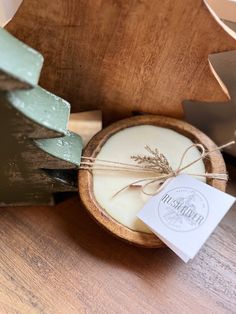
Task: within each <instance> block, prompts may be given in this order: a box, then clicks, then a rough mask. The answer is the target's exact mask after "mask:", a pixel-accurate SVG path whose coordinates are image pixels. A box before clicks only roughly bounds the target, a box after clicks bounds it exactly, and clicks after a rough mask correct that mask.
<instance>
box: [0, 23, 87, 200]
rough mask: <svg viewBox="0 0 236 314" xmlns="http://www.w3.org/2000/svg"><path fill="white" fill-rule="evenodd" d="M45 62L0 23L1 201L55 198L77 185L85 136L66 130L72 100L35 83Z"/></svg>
mask: <svg viewBox="0 0 236 314" xmlns="http://www.w3.org/2000/svg"><path fill="white" fill-rule="evenodd" d="M42 64H43V57H42V56H41V55H40V54H39V53H38V52H36V51H35V50H33V49H31V48H30V47H28V46H26V45H25V44H23V43H22V42H20V41H18V40H17V39H16V38H14V37H13V36H11V35H10V34H9V33H8V32H6V31H5V30H3V29H0V118H1V123H0V141H1V154H0V206H9V205H26V204H27V205H28V204H52V203H53V197H52V195H53V193H55V192H63V191H72V190H75V188H76V187H75V185H74V184H73V180H72V179H71V175H70V174H71V171H72V169H75V168H76V167H78V166H79V164H80V158H81V150H82V142H81V138H80V137H79V136H78V135H76V134H73V133H71V132H69V131H68V130H67V122H68V118H69V113H70V105H69V103H67V102H66V101H65V100H63V99H61V98H59V97H57V96H55V95H53V94H51V93H49V92H48V91H46V90H44V89H42V88H41V87H39V86H37V83H38V79H39V76H40V71H41V68H42Z"/></svg>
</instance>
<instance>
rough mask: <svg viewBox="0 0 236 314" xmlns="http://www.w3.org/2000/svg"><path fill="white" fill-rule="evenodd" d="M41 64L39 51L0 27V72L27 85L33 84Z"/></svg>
mask: <svg viewBox="0 0 236 314" xmlns="http://www.w3.org/2000/svg"><path fill="white" fill-rule="evenodd" d="M42 66H43V56H42V55H41V54H40V53H38V52H37V51H35V50H34V49H32V48H30V47H28V46H27V45H25V44H24V43H22V42H21V41H19V40H18V39H16V38H15V37H13V36H12V35H11V34H9V33H8V32H7V31H6V30H4V29H3V28H0V72H3V73H5V74H7V75H9V76H10V77H11V78H13V79H15V80H18V81H22V82H24V83H26V84H28V85H29V86H35V85H36V84H37V83H38V80H39V76H40V72H41V69H42ZM0 88H1V84H0Z"/></svg>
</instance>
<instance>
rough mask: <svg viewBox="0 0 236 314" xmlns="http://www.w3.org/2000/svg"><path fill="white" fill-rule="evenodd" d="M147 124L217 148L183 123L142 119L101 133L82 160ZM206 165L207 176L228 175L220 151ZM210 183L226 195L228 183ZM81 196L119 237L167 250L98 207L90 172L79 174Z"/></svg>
mask: <svg viewBox="0 0 236 314" xmlns="http://www.w3.org/2000/svg"><path fill="white" fill-rule="evenodd" d="M145 124H146V125H154V126H160V127H164V128H168V129H172V130H174V131H176V132H178V133H180V134H182V135H184V136H186V137H188V138H189V139H191V140H192V141H193V142H194V143H200V144H203V145H204V147H205V148H206V149H207V150H211V149H213V148H215V147H216V145H215V143H214V142H213V141H212V140H211V139H210V138H209V137H208V136H207V135H205V134H204V133H202V132H201V131H199V130H198V129H196V128H195V127H194V126H192V125H190V124H188V123H186V122H184V121H181V120H177V119H173V118H168V117H163V116H154V115H141V116H135V117H132V118H128V119H124V120H121V121H118V122H115V123H113V124H111V125H110V126H108V127H107V128H105V129H103V130H102V131H100V132H99V133H98V134H97V135H95V136H94V137H93V138H92V140H91V141H90V142H89V143H88V145H87V146H86V148H85V149H84V153H83V156H86V157H96V156H97V154H98V153H99V151H100V150H101V148H102V146H103V145H104V144H105V143H106V141H107V140H108V139H109V137H111V136H112V135H113V134H115V133H117V132H119V131H121V130H123V129H125V128H128V127H133V126H138V125H145ZM204 164H205V167H206V171H207V172H215V173H226V168H225V163H224V159H223V157H222V155H221V153H220V152H219V151H215V152H213V153H212V154H210V155H209V158H207V159H205V160H204ZM207 183H208V184H210V185H211V186H213V187H215V188H217V189H219V190H221V191H225V187H226V182H225V181H220V180H215V179H208V180H207ZM79 193H80V197H81V200H82V202H83V204H84V206H85V207H86V208H87V210H88V212H89V213H90V214H91V215H92V217H93V218H94V219H95V220H96V221H97V222H98V223H99V224H100V225H101V226H102V227H104V228H105V229H106V230H108V231H110V232H111V233H112V234H113V235H115V236H116V237H118V238H120V239H122V240H125V241H128V242H129V243H131V244H135V245H138V246H142V247H148V248H159V247H163V246H164V243H163V242H162V241H161V240H160V239H159V238H158V237H157V236H155V235H154V234H149V233H145V232H140V231H134V230H131V229H129V228H128V227H126V226H124V225H122V224H121V223H119V222H117V221H116V220H115V219H113V218H112V217H111V216H110V215H109V214H108V213H107V212H106V211H105V210H104V209H103V208H102V207H101V206H100V205H99V204H98V203H97V201H96V199H95V197H94V193H93V175H92V174H91V173H90V172H89V171H87V170H80V171H79Z"/></svg>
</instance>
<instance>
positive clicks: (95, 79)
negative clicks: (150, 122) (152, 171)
mask: <svg viewBox="0 0 236 314" xmlns="http://www.w3.org/2000/svg"><path fill="white" fill-rule="evenodd" d="M26 21H27V23H26ZM7 28H8V30H9V31H10V32H12V33H13V34H14V35H16V36H17V37H19V38H20V39H21V40H24V41H25V42H26V43H28V44H29V45H30V46H32V47H34V48H36V49H37V50H39V51H40V52H41V53H42V54H43V55H44V57H45V67H44V70H43V73H42V79H41V84H42V86H44V87H45V88H47V89H48V90H50V91H52V92H54V93H56V94H57V95H60V96H62V97H64V98H65V99H67V100H68V101H70V103H71V104H72V108H73V111H78V110H80V111H83V110H87V109H97V108H101V109H102V111H103V115H104V119H105V120H106V122H110V121H114V120H118V119H120V118H122V117H127V116H129V115H131V114H132V112H136V111H142V112H147V113H160V114H165V115H169V116H174V117H180V116H181V115H182V107H181V102H182V101H183V100H185V99H191V100H193V99H197V100H200V101H225V100H227V96H226V95H225V94H224V93H223V91H222V89H221V88H220V86H219V84H218V82H217V81H216V80H215V78H214V76H213V74H212V73H211V71H210V68H209V65H208V60H207V59H208V55H209V54H210V53H216V52H220V51H226V50H233V49H236V42H235V41H234V40H233V39H232V38H231V37H230V36H229V35H228V34H226V33H225V32H224V31H223V29H221V27H220V26H219V25H218V24H217V22H216V21H215V20H214V19H213V17H212V16H211V15H210V13H209V12H208V10H207V9H206V7H205V5H204V3H203V2H202V1H201V0H192V1H188V0H177V1H172V0H165V1H159V0H158V1H157V0H142V1H141V0H129V1H121V0H99V1H94V0H88V1H83V0H68V1H63V0H57V1H47V0H41V1H38V0H24V2H23V4H22V6H21V8H20V10H19V11H18V13H17V14H16V16H15V18H14V19H13V20H12V22H11V23H10V24H9V25H8V27H7Z"/></svg>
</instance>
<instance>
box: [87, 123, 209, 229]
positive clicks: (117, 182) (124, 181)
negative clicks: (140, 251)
mask: <svg viewBox="0 0 236 314" xmlns="http://www.w3.org/2000/svg"><path fill="white" fill-rule="evenodd" d="M192 144H193V142H192V141H191V140H190V139H189V138H187V137H185V136H183V135H181V134H179V133H177V132H175V131H173V130H170V129H167V128H162V127H157V126H152V125H140V126H134V127H129V128H126V129H124V130H122V131H119V132H117V133H116V134H114V135H112V136H111V137H110V138H109V139H108V140H107V141H106V143H105V144H104V145H103V146H102V148H101V150H100V152H99V153H98V155H97V156H96V157H97V159H104V160H111V161H115V162H123V163H129V164H136V163H135V161H134V160H132V159H131V158H130V157H131V156H133V155H149V153H148V152H147V151H146V150H145V148H144V147H145V145H148V146H149V147H150V148H152V149H155V148H157V149H158V150H159V152H160V153H162V154H164V155H165V157H166V158H167V160H168V162H169V164H170V166H171V167H172V169H177V167H178V165H179V162H180V159H181V157H182V155H183V153H184V151H185V150H186V149H187V148H188V147H189V146H190V145H192ZM199 156H200V152H199V150H198V149H197V148H195V147H194V148H192V149H191V150H190V151H189V152H188V154H187V155H186V158H185V159H184V163H183V165H186V164H187V163H189V162H191V161H193V160H195V159H196V158H197V157H199ZM96 163H97V162H95V164H96ZM184 172H185V173H189V174H190V173H197V174H204V173H205V166H204V163H203V161H202V160H200V161H198V162H197V163H195V164H194V165H192V166H190V167H189V168H188V169H186V170H185V171H183V173H184ZM144 177H145V176H144V175H141V174H133V173H128V172H122V173H121V172H118V171H100V170H94V171H93V191H94V197H95V199H96V201H97V202H98V204H99V205H100V206H101V207H102V208H103V209H104V210H105V211H106V212H107V213H108V214H109V215H110V216H111V217H113V218H114V219H115V220H116V221H118V222H119V223H121V224H122V225H124V226H126V227H128V228H130V229H132V230H136V231H141V232H147V233H152V232H151V231H150V229H148V228H147V227H146V226H145V225H144V223H143V222H141V221H140V220H139V219H138V218H137V217H136V215H137V213H138V212H139V211H140V210H141V208H142V207H143V206H144V204H145V203H146V202H147V201H148V199H149V198H150V197H151V196H147V195H145V194H143V193H142V192H141V189H140V188H139V187H132V188H128V189H126V190H125V191H123V192H121V193H119V194H118V195H116V196H115V197H113V196H114V194H116V193H117V192H118V191H119V190H121V189H122V188H124V187H125V186H127V185H128V184H131V183H132V182H134V181H136V180H138V179H142V178H144ZM201 180H202V181H205V178H201Z"/></svg>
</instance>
